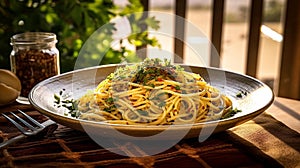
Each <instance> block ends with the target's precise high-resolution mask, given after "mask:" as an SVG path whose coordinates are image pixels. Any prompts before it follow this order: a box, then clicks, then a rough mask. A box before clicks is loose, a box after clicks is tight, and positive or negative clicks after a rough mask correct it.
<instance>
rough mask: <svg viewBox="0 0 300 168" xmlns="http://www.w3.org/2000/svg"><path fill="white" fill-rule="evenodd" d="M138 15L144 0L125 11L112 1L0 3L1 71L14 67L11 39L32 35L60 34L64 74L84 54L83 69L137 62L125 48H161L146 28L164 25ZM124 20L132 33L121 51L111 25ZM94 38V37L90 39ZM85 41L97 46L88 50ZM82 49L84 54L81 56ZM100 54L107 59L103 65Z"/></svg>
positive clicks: (122, 41) (130, 2)
mask: <svg viewBox="0 0 300 168" xmlns="http://www.w3.org/2000/svg"><path fill="white" fill-rule="evenodd" d="M135 12H143V6H142V5H141V3H140V1H139V0H128V4H127V5H126V6H122V7H121V6H117V5H116V4H115V3H114V2H113V1H112V0H1V1H0V17H1V19H0V39H1V40H0V68H4V69H9V68H10V67H9V64H10V63H9V55H10V52H11V50H12V47H11V46H10V37H11V36H13V35H14V34H17V33H22V32H28V31H32V32H33V31H42V32H53V33H55V34H56V35H57V39H58V41H59V42H58V44H57V48H58V49H59V51H60V64H61V72H67V71H71V70H73V69H74V65H75V62H76V59H77V57H78V55H79V54H80V57H84V59H82V60H81V61H80V65H79V67H88V66H93V65H95V62H96V63H97V64H98V65H99V64H109V63H119V62H120V61H121V60H122V59H125V60H126V61H129V62H131V61H136V60H137V59H138V57H137V55H136V52H135V50H132V49H129V48H128V47H127V45H125V43H129V44H131V45H133V46H134V47H141V46H145V45H151V46H158V47H159V46H160V45H159V43H158V41H157V39H155V38H154V37H151V38H150V37H149V36H148V33H147V31H145V30H144V29H143V27H149V28H152V29H158V28H159V22H158V21H157V20H156V19H155V18H154V17H144V16H143V15H142V14H136V15H130V14H132V13H135ZM119 16H125V17H127V18H128V20H129V21H130V23H131V32H132V33H131V35H130V36H128V37H127V38H126V39H120V40H119V41H118V44H119V47H118V48H114V47H111V43H112V42H114V41H113V40H114V39H113V34H114V31H115V30H116V28H115V25H114V24H113V23H112V22H111V21H112V20H113V19H115V18H116V17H119ZM103 25H105V26H103ZM99 28H101V31H99ZM95 32H96V33H95ZM93 33H94V34H93ZM92 34H93V38H89V37H91V35H92ZM86 41H89V42H91V43H93V44H95V45H85V42H86ZM83 46H85V50H84V52H81V49H82V47H83ZM101 55H103V56H104V57H103V59H102V61H101V62H100V63H99V61H98V60H99V57H100V56H101ZM97 61H98V62H97Z"/></svg>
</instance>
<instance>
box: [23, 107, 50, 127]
mask: <svg viewBox="0 0 300 168" xmlns="http://www.w3.org/2000/svg"><path fill="white" fill-rule="evenodd" d="M18 111H19V112H20V113H21V114H23V115H24V116H25V117H26V118H27V119H29V120H30V121H31V122H33V123H34V124H35V125H37V126H38V127H40V128H44V127H45V126H44V125H42V124H40V123H39V122H37V121H36V120H35V119H33V118H31V117H30V116H29V115H27V114H26V113H24V112H23V111H21V110H18Z"/></svg>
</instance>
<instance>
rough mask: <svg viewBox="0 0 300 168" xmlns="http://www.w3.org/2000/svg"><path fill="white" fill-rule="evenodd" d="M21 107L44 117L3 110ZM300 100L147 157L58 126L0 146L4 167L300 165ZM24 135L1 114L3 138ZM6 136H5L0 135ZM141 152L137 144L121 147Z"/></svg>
mask: <svg viewBox="0 0 300 168" xmlns="http://www.w3.org/2000/svg"><path fill="white" fill-rule="evenodd" d="M16 109H22V110H23V111H25V112H26V113H28V114H29V115H31V116H32V117H34V118H36V119H38V120H40V121H42V120H46V119H47V118H46V117H45V116H43V115H41V114H40V113H39V112H37V111H36V110H35V109H33V108H32V107H31V106H26V105H20V104H11V105H8V106H5V107H1V109H0V112H7V111H14V110H16ZM299 121H300V101H296V100H290V99H285V98H275V101H274V104H273V105H272V106H271V107H270V108H269V109H268V110H267V111H266V112H265V113H262V114H261V115H259V116H258V117H256V118H254V119H253V120H250V121H248V122H246V123H244V124H241V125H239V126H236V127H234V128H231V129H229V130H227V131H224V132H221V133H218V134H215V135H213V136H211V137H210V138H209V139H207V140H206V141H204V142H201V143H200V142H199V141H198V139H185V140H182V141H180V142H179V143H178V144H176V145H175V146H173V147H172V148H170V149H168V150H167V151H165V152H162V153H159V154H156V155H153V156H146V157H127V156H122V155H118V154H115V153H113V152H110V151H109V150H106V149H104V148H102V147H101V146H99V145H98V144H96V143H95V142H94V141H93V140H92V139H91V138H90V137H89V136H88V135H87V134H85V133H83V132H79V131H75V130H72V129H71V128H68V127H65V126H62V125H59V128H58V129H57V130H56V131H55V132H54V134H53V135H51V136H49V137H44V138H35V139H32V138H27V139H25V140H23V141H22V142H19V143H16V144H14V145H12V146H9V147H8V148H6V149H3V150H0V167H147V168H148V167H173V166H176V167H177V168H180V167H297V166H300V143H299V142H300V122H299ZM18 134H20V133H19V132H18V131H17V130H16V129H15V127H14V126H12V125H11V124H10V123H8V122H7V121H6V119H4V118H3V117H0V137H2V139H7V138H11V137H13V136H16V135H18ZM0 141H1V139H0ZM128 149H135V150H136V152H141V153H143V151H141V150H140V149H138V148H137V147H136V146H135V145H134V144H130V143H129V144H126V145H123V146H118V147H116V148H115V149H114V150H119V151H123V152H124V153H126V152H127V151H128Z"/></svg>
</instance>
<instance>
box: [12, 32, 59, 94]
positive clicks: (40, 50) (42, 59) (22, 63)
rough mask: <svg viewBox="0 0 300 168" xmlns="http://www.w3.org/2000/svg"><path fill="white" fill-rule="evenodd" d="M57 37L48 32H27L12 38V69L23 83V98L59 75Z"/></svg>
mask: <svg viewBox="0 0 300 168" xmlns="http://www.w3.org/2000/svg"><path fill="white" fill-rule="evenodd" d="M56 43H57V39H56V35H55V34H54V33H46V32H26V33H21V34H16V35H14V36H13V37H12V38H11V45H12V47H13V50H12V52H11V55H10V59H11V69H12V71H13V72H14V73H15V74H16V75H17V76H18V78H19V79H20V81H21V85H22V90H21V96H22V97H28V94H29V92H30V90H31V89H32V88H33V87H34V86H35V85H36V84H37V83H39V82H41V81H42V80H45V79H47V78H49V77H52V76H55V75H58V74H59V73H60V70H59V51H58V49H57V48H56Z"/></svg>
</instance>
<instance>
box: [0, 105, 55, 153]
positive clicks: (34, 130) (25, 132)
mask: <svg viewBox="0 0 300 168" xmlns="http://www.w3.org/2000/svg"><path fill="white" fill-rule="evenodd" d="M18 111H19V112H20V113H21V114H22V115H23V116H25V117H26V118H27V119H28V120H29V121H30V122H32V123H33V124H34V125H32V124H30V123H28V122H27V121H25V120H24V119H22V118H21V117H19V116H18V115H16V114H15V113H13V112H9V113H10V114H11V115H13V116H14V117H15V118H16V119H17V120H19V121H20V122H21V123H22V124H24V126H26V127H27V128H28V129H25V128H24V127H23V126H22V125H21V124H19V123H18V122H16V121H15V120H13V119H12V118H11V117H9V116H8V115H6V114H4V113H3V114H2V116H3V117H5V118H6V119H7V120H9V121H10V122H11V123H12V124H14V125H15V126H16V127H17V128H18V130H20V131H21V132H22V134H21V135H18V136H16V137H14V138H11V139H9V140H7V141H4V142H2V143H0V149H1V148H4V147H6V146H8V145H10V144H12V143H15V142H17V141H19V140H22V139H24V138H26V137H28V136H40V137H41V136H45V135H49V134H51V133H53V132H54V131H55V130H56V129H57V127H58V125H57V124H56V123H55V122H54V121H52V120H50V119H49V120H47V121H45V122H43V123H39V122H38V121H36V120H35V119H33V118H31V117H30V116H29V115H27V114H26V113H24V112H23V111H21V110H18Z"/></svg>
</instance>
